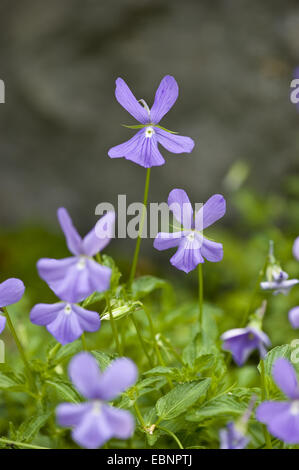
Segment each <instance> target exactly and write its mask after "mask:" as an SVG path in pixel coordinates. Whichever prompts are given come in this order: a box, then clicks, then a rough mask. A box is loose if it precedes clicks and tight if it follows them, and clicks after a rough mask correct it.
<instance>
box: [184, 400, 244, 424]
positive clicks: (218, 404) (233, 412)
mask: <svg viewBox="0 0 299 470" xmlns="http://www.w3.org/2000/svg"><path fill="white" fill-rule="evenodd" d="M249 401H250V396H248V400H247V401H242V400H240V399H239V398H237V397H235V396H233V395H229V394H227V395H222V396H221V397H218V398H217V397H216V398H214V399H212V400H209V401H208V402H206V403H204V404H203V405H202V406H201V407H200V409H198V410H195V411H193V412H192V413H190V414H189V415H187V418H186V419H187V420H188V421H196V422H197V423H200V422H201V421H205V420H206V419H210V418H214V417H215V416H217V417H220V416H229V417H231V418H235V417H237V416H240V415H242V414H243V413H244V412H245V411H246V409H247V407H248V403H249Z"/></svg>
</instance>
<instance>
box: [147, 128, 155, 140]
mask: <svg viewBox="0 0 299 470" xmlns="http://www.w3.org/2000/svg"><path fill="white" fill-rule="evenodd" d="M154 133H155V131H154V129H153V128H152V127H150V126H149V127H146V128H145V137H146V138H147V139H150V138H151V137H153V135H154Z"/></svg>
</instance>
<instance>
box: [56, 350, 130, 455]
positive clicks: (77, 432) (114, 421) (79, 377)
mask: <svg viewBox="0 0 299 470" xmlns="http://www.w3.org/2000/svg"><path fill="white" fill-rule="evenodd" d="M69 375H70V378H71V380H72V382H73V384H74V385H75V387H76V388H77V390H78V391H79V392H80V393H81V395H83V396H84V397H85V398H86V399H87V400H88V401H87V402H85V403H79V404H73V403H62V404H61V405H59V406H58V408H57V420H58V423H59V424H60V426H64V427H70V428H72V429H73V431H72V437H73V439H74V441H75V442H76V443H77V444H79V445H80V446H82V447H86V448H88V449H95V448H97V447H100V446H102V445H103V444H105V442H106V441H108V440H109V439H111V438H112V437H116V438H119V439H128V438H129V437H131V435H132V434H133V432H134V427H135V424H134V419H133V416H132V415H131V413H129V412H128V411H126V410H121V409H118V408H114V407H112V406H110V405H108V404H107V403H105V402H106V401H111V400H114V399H115V398H116V397H117V396H118V395H119V394H121V393H123V392H124V391H125V390H126V389H127V388H128V387H130V386H132V385H133V384H134V383H135V382H136V379H137V368H136V366H135V364H134V363H133V362H132V361H131V360H130V359H127V358H124V357H123V358H120V359H116V360H115V361H113V362H112V363H111V365H110V366H109V367H108V368H107V369H106V370H105V371H104V372H103V373H101V372H100V370H99V368H98V365H97V362H96V360H95V358H94V357H93V356H92V355H91V354H89V353H86V352H82V353H79V354H77V355H76V356H75V357H74V358H73V359H72V361H71V363H70V366H69Z"/></svg>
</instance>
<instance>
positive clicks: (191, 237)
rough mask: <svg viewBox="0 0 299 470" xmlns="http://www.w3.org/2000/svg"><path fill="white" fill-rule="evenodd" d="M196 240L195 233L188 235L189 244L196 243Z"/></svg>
mask: <svg viewBox="0 0 299 470" xmlns="http://www.w3.org/2000/svg"><path fill="white" fill-rule="evenodd" d="M194 238H195V233H194V232H191V233H188V235H187V240H188V241H189V242H194Z"/></svg>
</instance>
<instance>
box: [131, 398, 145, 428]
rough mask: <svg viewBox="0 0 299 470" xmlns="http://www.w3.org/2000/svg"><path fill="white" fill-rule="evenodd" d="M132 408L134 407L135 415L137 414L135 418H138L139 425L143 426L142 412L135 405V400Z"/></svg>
mask: <svg viewBox="0 0 299 470" xmlns="http://www.w3.org/2000/svg"><path fill="white" fill-rule="evenodd" d="M134 409H135V412H136V415H137V418H138V421H139V423H140V425H141V426H142V427H143V428H145V422H144V419H143V417H142V414H141V412H140V409H139V406H138V405H137V402H136V401H135V403H134Z"/></svg>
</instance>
